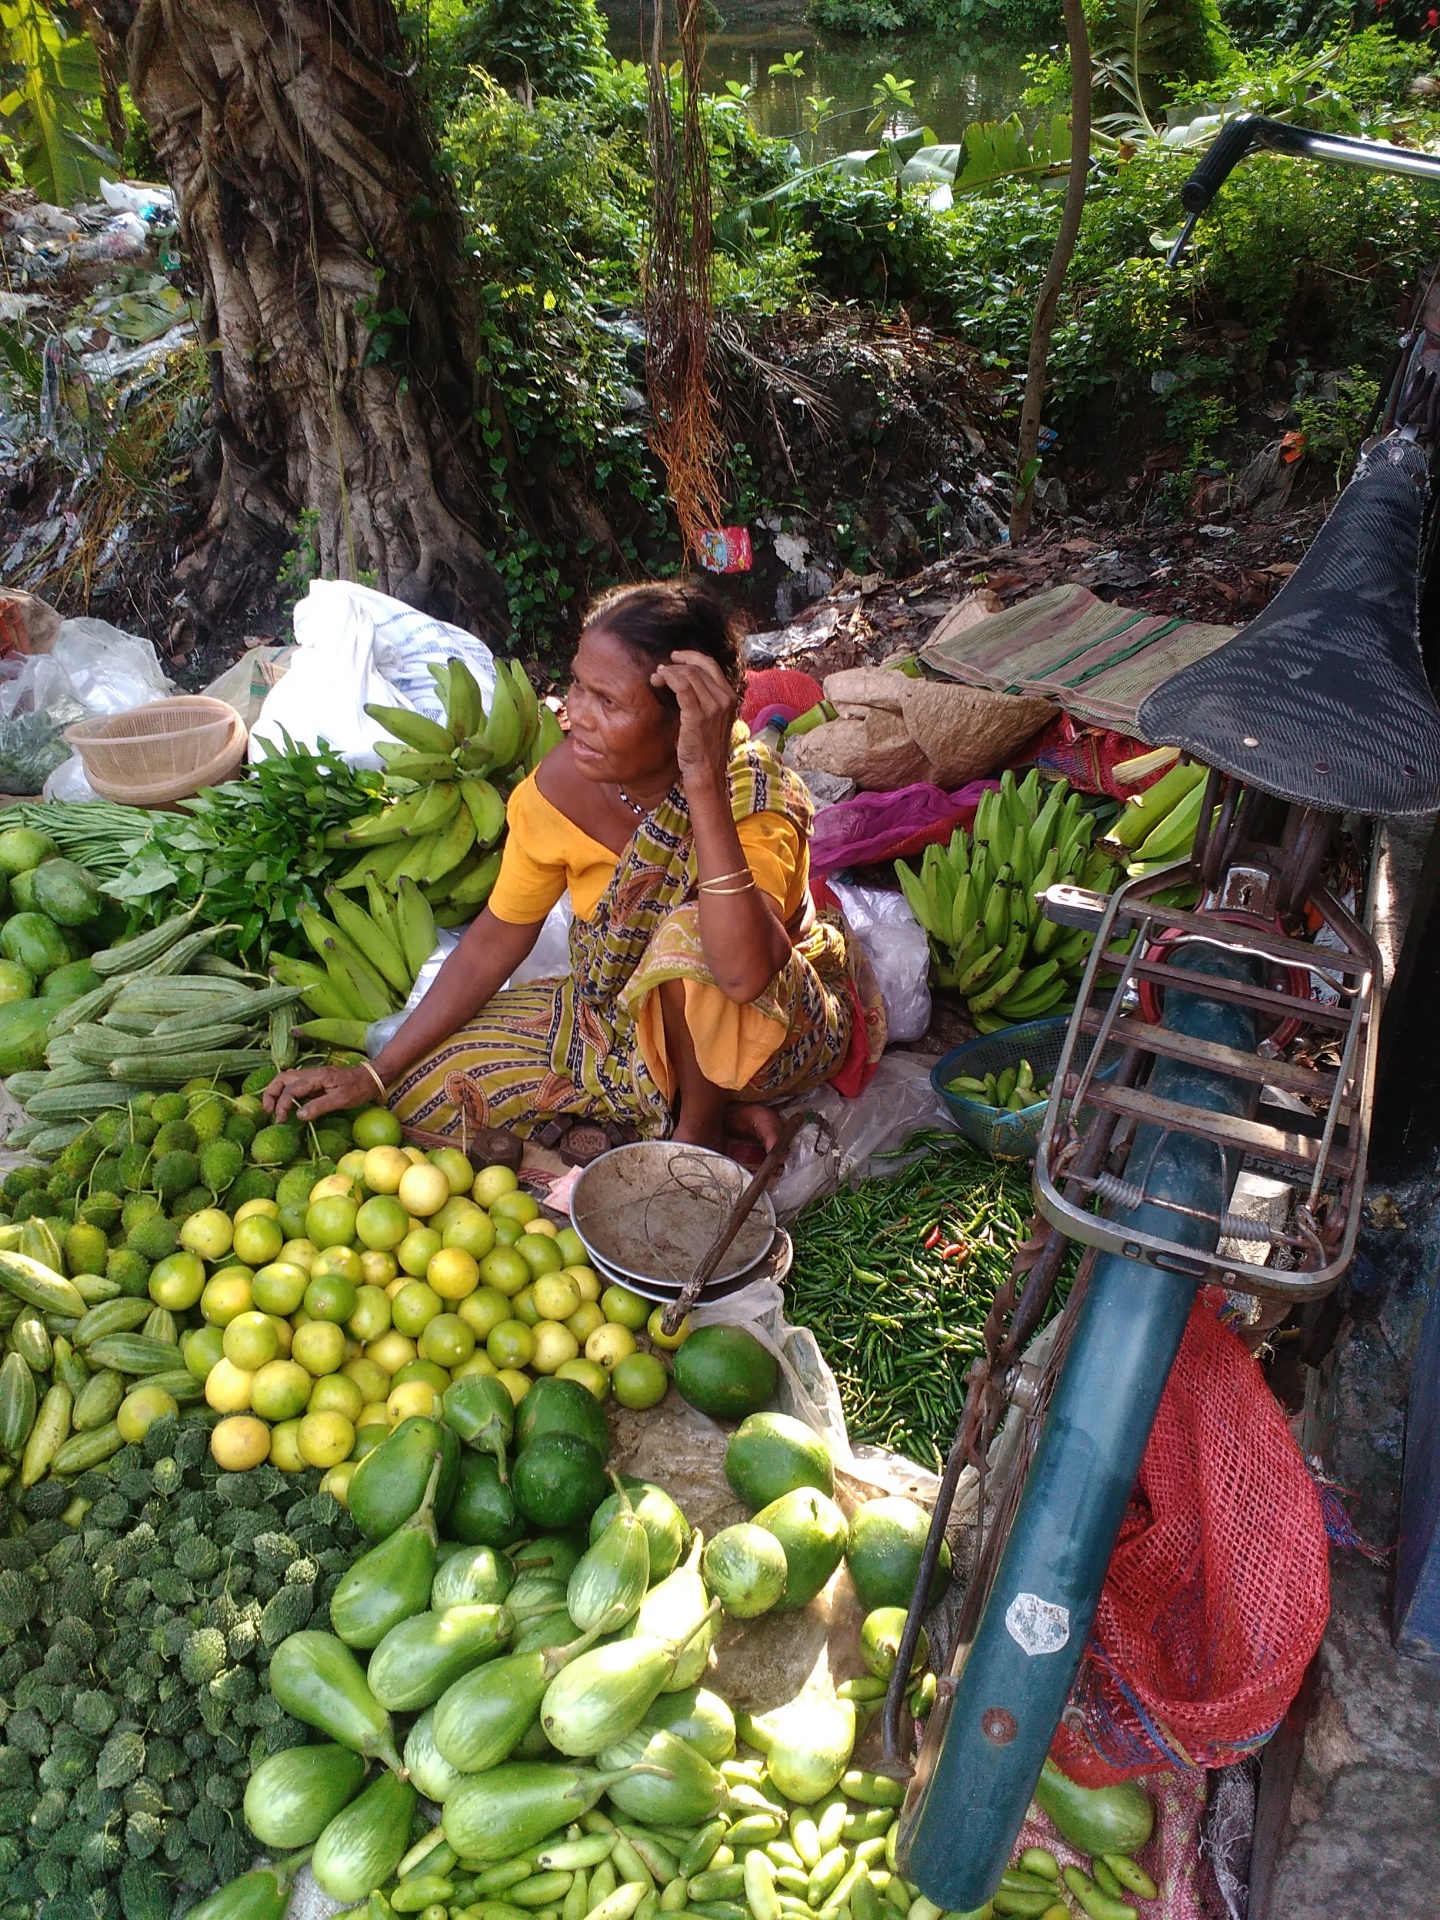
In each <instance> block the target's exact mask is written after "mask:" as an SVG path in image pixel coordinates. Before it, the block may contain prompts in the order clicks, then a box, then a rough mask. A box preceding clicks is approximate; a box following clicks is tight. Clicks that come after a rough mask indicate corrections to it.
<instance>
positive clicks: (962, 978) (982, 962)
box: [955, 944, 1002, 993]
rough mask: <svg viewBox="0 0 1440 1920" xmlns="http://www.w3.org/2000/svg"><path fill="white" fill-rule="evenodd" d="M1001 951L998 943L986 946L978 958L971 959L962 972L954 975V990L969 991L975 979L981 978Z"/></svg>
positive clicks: (958, 991)
mask: <svg viewBox="0 0 1440 1920" xmlns="http://www.w3.org/2000/svg"><path fill="white" fill-rule="evenodd" d="M1001 951H1002V949H1001V948H1000V946H999V945H998V944H997V945H995V946H993V947H987V948H986V950H985V952H984V953H982V954H981V955H980V957H979V959H978V960H973V961H972V962H971V963H970V965H969V966H968V967H966V969H965V970H964V972H963V973H961V974H958V975H957V976H956V980H955V990H956V992H957V993H969V991H970V989H971V988H972V987H973V986H974V985H975V983H976V981H977V980H980V979H982V978H983V977H984V976H985V974H987V973H988V972H989V971H990V969H991V967H992V966H994V964H995V962H996V961H997V960H998V959H999V958H1000V954H1001Z"/></svg>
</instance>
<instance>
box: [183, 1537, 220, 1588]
mask: <svg viewBox="0 0 1440 1920" xmlns="http://www.w3.org/2000/svg"><path fill="white" fill-rule="evenodd" d="M220 1562H221V1554H220V1549H219V1548H218V1547H217V1546H216V1544H215V1542H214V1541H213V1540H210V1539H207V1537H206V1536H205V1535H204V1534H203V1533H197V1534H193V1535H192V1536H191V1537H190V1539H188V1540H182V1541H181V1542H180V1544H179V1545H178V1546H177V1547H176V1549H175V1565H176V1566H177V1568H178V1569H179V1570H180V1572H181V1573H183V1574H184V1575H185V1577H186V1579H187V1580H209V1579H210V1578H212V1576H213V1575H215V1574H216V1573H218V1572H219V1570H220Z"/></svg>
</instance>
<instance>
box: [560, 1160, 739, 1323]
mask: <svg viewBox="0 0 1440 1920" xmlns="http://www.w3.org/2000/svg"><path fill="white" fill-rule="evenodd" d="M749 1178H750V1176H749V1174H748V1172H747V1171H746V1169H745V1168H744V1167H742V1166H741V1165H740V1164H739V1163H738V1162H737V1161H734V1160H732V1159H730V1158H729V1156H728V1155H727V1154H723V1153H714V1152H712V1151H711V1150H710V1149H709V1148H707V1147H687V1146H679V1145H677V1144H676V1143H675V1142H674V1141H673V1140H637V1141H635V1142H634V1143H633V1144H631V1145H629V1146H624V1147H614V1148H612V1149H611V1151H610V1152H609V1153H602V1154H601V1155H600V1157H599V1159H598V1160H592V1161H591V1163H590V1165H589V1166H588V1167H586V1169H585V1171H584V1172H583V1173H582V1174H581V1176H580V1178H579V1179H578V1180H577V1181H576V1182H575V1188H574V1191H573V1193H572V1194H571V1196H570V1222H571V1225H572V1226H573V1227H574V1229H575V1231H576V1233H578V1234H579V1236H580V1238H581V1240H582V1241H583V1242H584V1244H585V1249H586V1252H587V1253H589V1255H590V1257H591V1260H592V1261H593V1262H594V1264H595V1266H596V1268H597V1269H599V1270H602V1271H604V1272H606V1273H608V1274H610V1275H611V1276H612V1277H614V1278H616V1279H618V1280H619V1281H620V1282H621V1283H622V1284H623V1285H625V1286H630V1287H634V1288H635V1289H636V1291H637V1292H641V1293H644V1292H646V1283H648V1285H650V1286H659V1287H662V1288H664V1289H665V1292H664V1293H663V1294H660V1295H653V1296H652V1295H648V1294H647V1298H649V1297H653V1298H665V1299H673V1298H674V1297H675V1295H676V1294H678V1293H679V1291H680V1289H681V1288H682V1287H683V1286H684V1285H685V1283H686V1281H687V1280H688V1279H689V1278H690V1276H691V1274H692V1273H693V1272H694V1271H695V1269H696V1267H697V1266H698V1265H699V1264H700V1262H701V1260H703V1259H704V1257H705V1255H706V1254H707V1253H708V1252H709V1250H710V1248H711V1247H712V1246H713V1245H714V1244H715V1240H716V1238H717V1236H718V1235H719V1233H720V1231H721V1228H722V1227H723V1226H724V1224H725V1222H726V1220H727V1218H728V1216H729V1214H730V1211H731V1209H732V1208H733V1206H734V1204H735V1202H736V1200H737V1199H738V1198H739V1197H740V1195H741V1193H742V1192H743V1191H744V1189H745V1187H746V1185H747V1184H748V1182H749ZM774 1240H775V1209H774V1207H773V1206H772V1204H771V1201H770V1196H769V1194H766V1193H762V1194H761V1195H760V1197H759V1199H758V1200H757V1201H756V1203H755V1208H754V1211H753V1212H752V1213H751V1214H750V1216H749V1218H748V1219H747V1220H746V1221H745V1222H744V1224H743V1225H742V1226H741V1228H740V1231H739V1233H738V1234H736V1236H735V1239H734V1240H733V1241H732V1242H731V1244H730V1246H729V1247H727V1248H726V1250H725V1254H724V1257H723V1259H722V1260H721V1262H720V1266H719V1270H718V1271H717V1272H716V1274H715V1276H714V1279H713V1280H712V1281H711V1282H710V1284H709V1286H707V1287H706V1289H705V1293H706V1297H707V1298H710V1299H713V1298H715V1297H716V1296H715V1287H716V1286H717V1285H719V1284H723V1283H724V1282H725V1281H728V1280H733V1279H736V1278H737V1277H738V1276H739V1275H741V1274H745V1273H748V1272H749V1271H750V1269H751V1268H752V1267H754V1266H755V1265H756V1264H757V1262H759V1261H761V1260H763V1259H764V1258H765V1256H766V1254H767V1253H768V1252H769V1251H770V1248H771V1246H772V1245H773V1243H774Z"/></svg>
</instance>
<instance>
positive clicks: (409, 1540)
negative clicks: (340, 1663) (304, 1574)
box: [330, 1451, 444, 1647]
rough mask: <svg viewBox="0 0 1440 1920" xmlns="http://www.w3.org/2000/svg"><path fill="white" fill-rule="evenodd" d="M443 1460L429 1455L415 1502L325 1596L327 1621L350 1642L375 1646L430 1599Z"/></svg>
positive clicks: (359, 1645)
mask: <svg viewBox="0 0 1440 1920" xmlns="http://www.w3.org/2000/svg"><path fill="white" fill-rule="evenodd" d="M443 1464H444V1463H443V1462H442V1460H441V1458H440V1455H439V1453H438V1451H437V1453H436V1454H435V1456H434V1464H433V1466H432V1467H431V1469H430V1479H429V1482H428V1483H427V1485H426V1488H425V1496H424V1498H423V1499H422V1500H421V1502H420V1505H419V1506H418V1507H417V1508H416V1509H415V1511H414V1513H412V1514H411V1516H410V1518H409V1519H408V1520H407V1521H405V1523H404V1524H403V1526H400V1527H397V1528H396V1530H395V1532H394V1533H392V1534H388V1535H387V1536H386V1538H385V1539H383V1540H382V1541H381V1542H380V1544H379V1545H378V1546H374V1547H372V1548H371V1549H370V1551H369V1552H368V1553H362V1554H361V1556H360V1558H359V1559H358V1560H357V1561H355V1563H354V1565H353V1566H351V1567H350V1569H349V1570H348V1572H346V1573H345V1574H344V1575H343V1577H342V1578H341V1581H340V1584H339V1586H337V1587H336V1589H335V1592H334V1594H333V1595H332V1597H331V1600H330V1625H331V1626H332V1627H333V1628H334V1630H335V1632H336V1633H338V1634H339V1636H340V1638H341V1639H342V1640H343V1641H344V1642H345V1644H346V1646H349V1647H378V1646H379V1644H380V1642H381V1641H382V1640H383V1639H384V1638H385V1636H386V1634H387V1633H388V1632H389V1631H390V1629H391V1628H392V1627H396V1626H398V1625H399V1624H400V1622H401V1621H402V1620H408V1619H409V1618H410V1616H411V1614H412V1613H419V1612H421V1611H422V1610H423V1609H424V1608H425V1607H426V1606H427V1605H428V1603H429V1599H430V1587H431V1583H432V1581H433V1580H434V1578H435V1549H436V1547H437V1545H438V1544H439V1538H440V1536H439V1535H438V1533H437V1532H436V1531H435V1513H434V1507H435V1492H436V1489H437V1488H438V1486H439V1484H440V1470H441V1467H442V1465H443Z"/></svg>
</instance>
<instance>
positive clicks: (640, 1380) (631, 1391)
mask: <svg viewBox="0 0 1440 1920" xmlns="http://www.w3.org/2000/svg"><path fill="white" fill-rule="evenodd" d="M669 1384H670V1376H669V1374H668V1373H667V1372H666V1371H665V1368H664V1366H663V1364H662V1363H661V1362H660V1361H659V1360H657V1359H656V1358H655V1356H654V1354H653V1353H627V1354H626V1356H625V1358H624V1359H623V1360H617V1361H616V1362H615V1365H614V1366H613V1367H612V1368H611V1369H610V1386H611V1389H612V1391H613V1392H614V1395H615V1398H616V1399H617V1400H618V1401H619V1402H620V1404H621V1406H622V1407H631V1408H633V1409H634V1410H635V1411H636V1412H637V1413H643V1412H644V1410H645V1409H646V1408H647V1407H658V1406H659V1404H660V1402H661V1401H662V1400H663V1399H664V1398H665V1389H666V1388H667V1387H668V1386H669Z"/></svg>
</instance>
